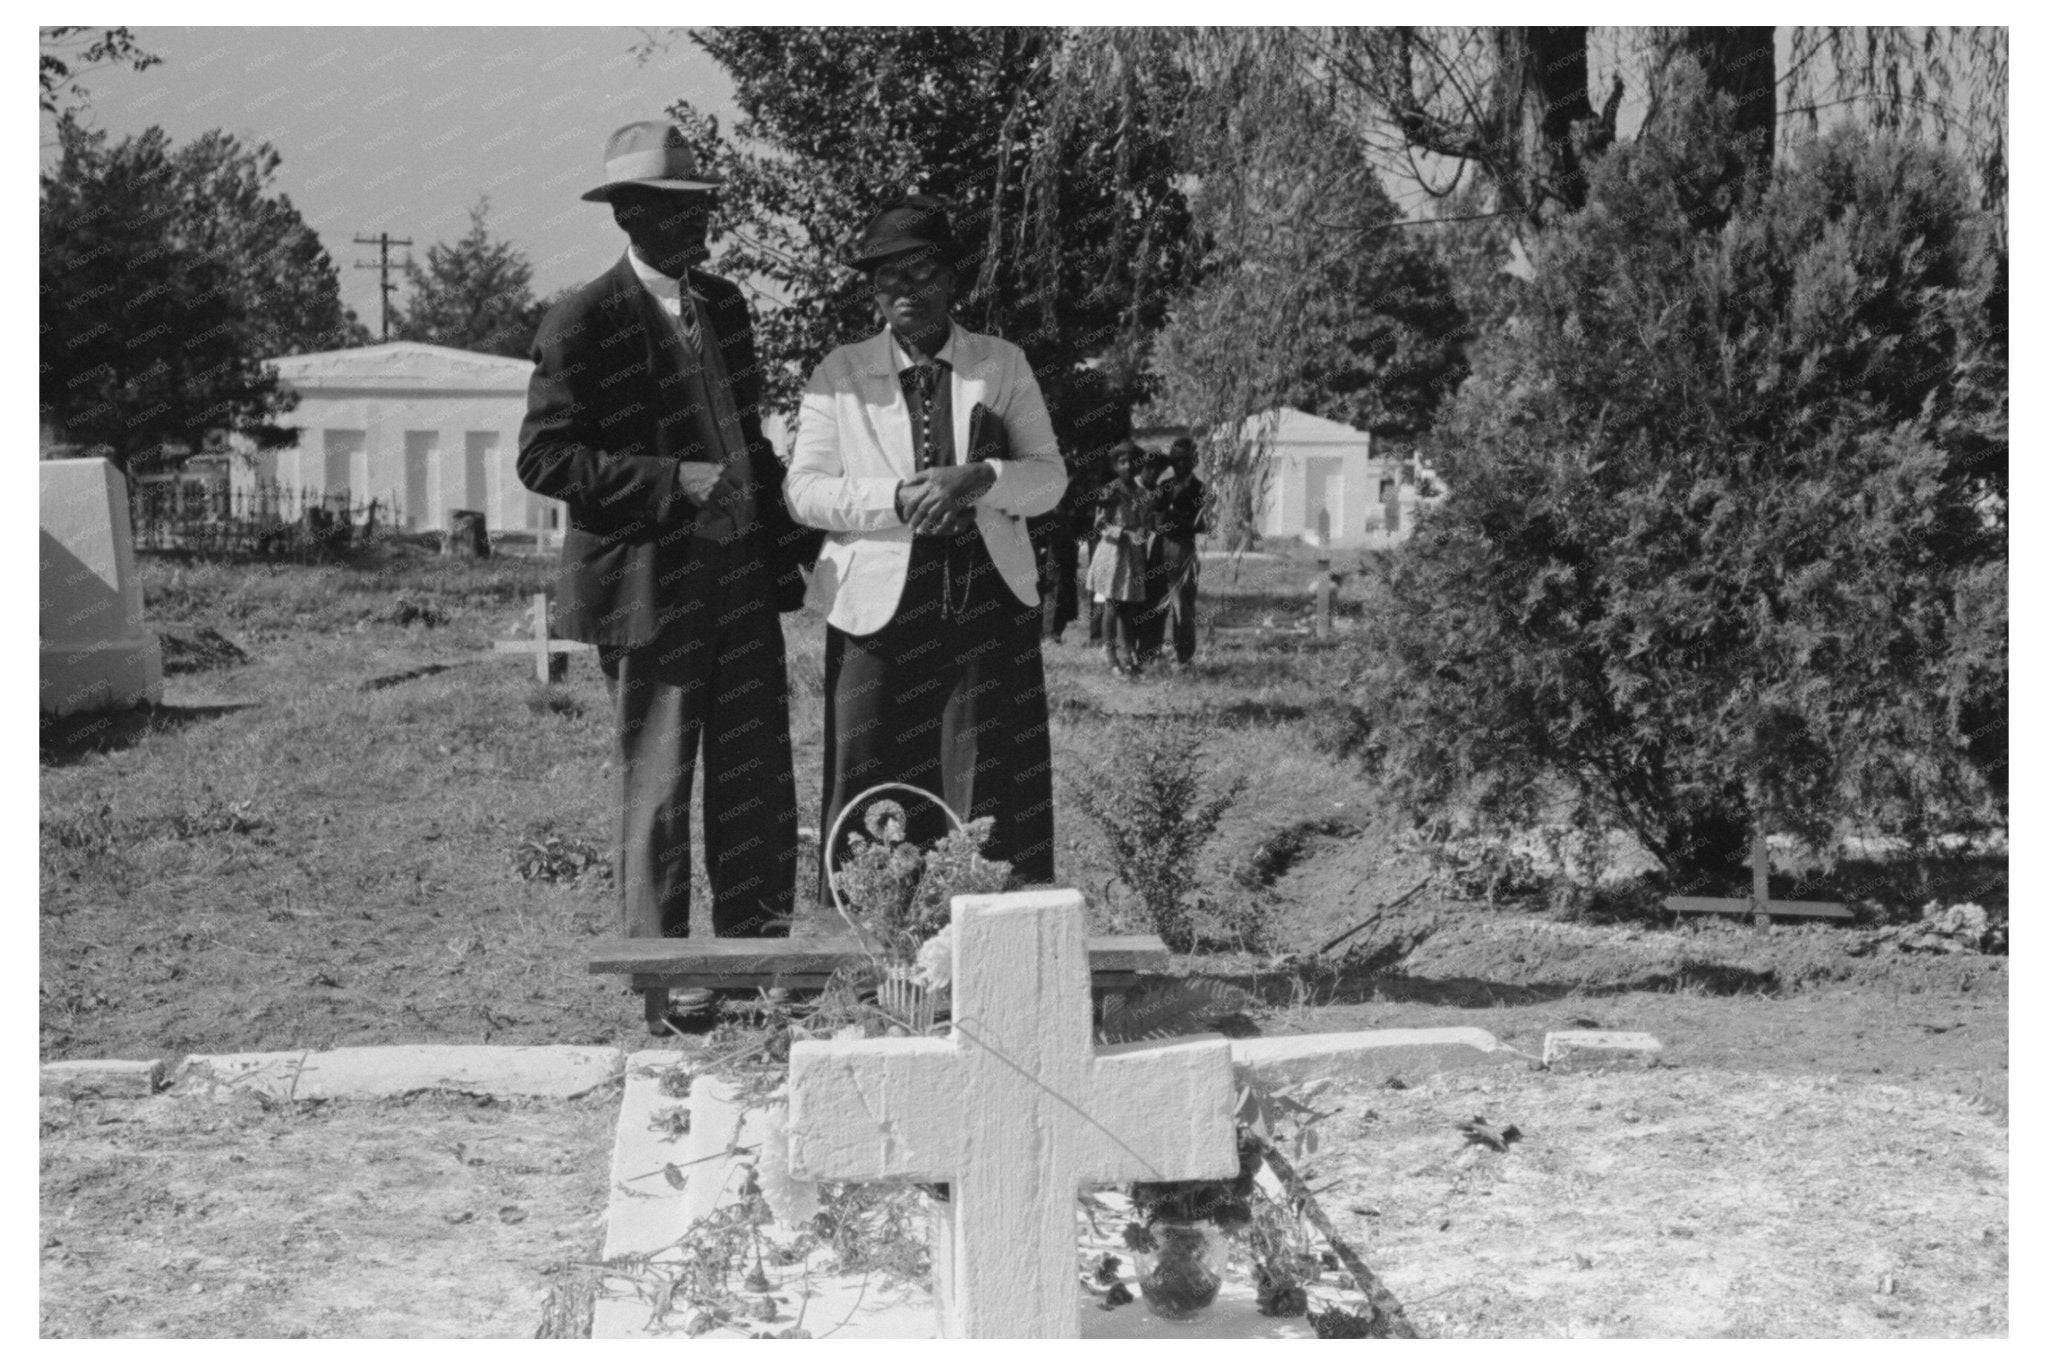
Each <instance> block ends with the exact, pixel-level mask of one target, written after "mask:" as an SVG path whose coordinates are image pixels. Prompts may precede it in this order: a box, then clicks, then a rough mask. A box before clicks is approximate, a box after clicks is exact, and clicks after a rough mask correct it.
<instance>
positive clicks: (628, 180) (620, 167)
mask: <svg viewBox="0 0 2048 1365" xmlns="http://www.w3.org/2000/svg"><path fill="white" fill-rule="evenodd" d="M721 183H723V182H722V181H721V180H720V178H719V177H718V176H716V175H714V174H712V173H711V172H710V171H700V170H698V169H697V154H696V153H695V152H693V151H691V150H690V147H689V144H688V143H686V142H684V141H683V130H682V129H681V128H679V127H677V126H676V125H675V124H673V123H629V124H627V125H626V126H625V127H623V128H621V129H619V130H618V131H617V132H616V133H613V134H612V135H611V139H610V140H609V141H607V142H606V143H605V144H604V183H603V184H602V185H599V186H598V187H597V188H596V189H594V190H589V191H586V192H585V193H584V195H583V197H584V198H585V199H589V200H592V201H595V202H600V203H602V202H608V201H609V200H610V199H611V197H612V195H613V194H614V193H616V192H617V191H618V190H619V189H621V188H623V187H624V186H627V185H642V186H645V187H646V188H648V189H650V190H695V191H697V192H699V193H703V192H704V191H707V190H715V189H717V188H718V187H719V185H720V184H721Z"/></svg>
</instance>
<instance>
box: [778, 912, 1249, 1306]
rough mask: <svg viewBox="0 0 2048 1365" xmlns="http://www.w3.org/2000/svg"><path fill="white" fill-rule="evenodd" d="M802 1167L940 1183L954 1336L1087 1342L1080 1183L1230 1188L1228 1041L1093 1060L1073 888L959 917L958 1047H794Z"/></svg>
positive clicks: (942, 1265)
mask: <svg viewBox="0 0 2048 1365" xmlns="http://www.w3.org/2000/svg"><path fill="white" fill-rule="evenodd" d="M789 1090H790V1109H789V1128H790V1147H789V1158H790V1169H791V1172H792V1173H793V1174H795V1175H796V1176H798V1177H799V1178H802V1179H808V1180H888V1181H945V1182H946V1183H947V1184H948V1185H949V1186H950V1187H951V1190H950V1197H949V1198H948V1200H947V1202H946V1204H945V1207H944V1212H943V1213H942V1214H941V1216H940V1220H939V1225H938V1230H937V1239H936V1245H935V1246H934V1249H933V1255H932V1269H933V1277H934V1279H935V1281H936V1285H935V1288H936V1290H937V1295H938V1300H939V1312H940V1331H941V1334H942V1335H944V1336H948V1337H1078V1336H1079V1335H1080V1318H1079V1291H1078V1289H1077V1288H1076V1286H1075V1265H1074V1257H1075V1230H1074V1200H1075V1197H1076V1195H1077V1194H1078V1193H1079V1190H1080V1187H1081V1185H1082V1183H1083V1182H1084V1181H1088V1182H1096V1181H1101V1182H1111V1181H1130V1180H1197V1179H1224V1178H1228V1177H1230V1176H1232V1175H1235V1174H1236V1173H1237V1166H1238V1163H1237V1128H1236V1123H1235V1120H1234V1117H1233V1115H1234V1112H1235V1108H1236V1104H1235V1100H1236V1092H1235V1087H1234V1084H1233V1078H1232V1074H1231V1067H1230V1044H1229V1043H1228V1042H1227V1041H1226V1040H1224V1039H1222V1038H1217V1037H1209V1038H1199V1039H1186V1040H1182V1041H1178V1042H1173V1043H1167V1044H1159V1045H1154V1044H1137V1045H1129V1046H1122V1047H1104V1048H1098V1047H1096V1046H1095V1045H1094V1040H1093V1037H1092V1034H1091V1029H1090V1024H1089V1007H1088V952H1087V940H1086V938H1085V936H1084V930H1083V918H1082V901H1081V895H1080V893H1079V892H1077V891H1025V892H1016V893H1012V894H1008V895H1001V896H961V897H958V898H956V899H955V900H954V902H953V1033H952V1036H951V1037H950V1038H882V1039H873V1040H865V1041H847V1042H812V1041H803V1042H799V1043H796V1044H794V1045H793V1046H792V1047H791V1048H790V1054H789Z"/></svg>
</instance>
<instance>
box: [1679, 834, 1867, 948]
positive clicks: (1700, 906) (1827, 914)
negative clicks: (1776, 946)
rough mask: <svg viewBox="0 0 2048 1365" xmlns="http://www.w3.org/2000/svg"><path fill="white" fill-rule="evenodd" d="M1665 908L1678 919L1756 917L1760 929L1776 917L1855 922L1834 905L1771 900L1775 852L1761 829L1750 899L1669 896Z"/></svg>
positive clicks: (1755, 838) (1753, 847)
mask: <svg viewBox="0 0 2048 1365" xmlns="http://www.w3.org/2000/svg"><path fill="white" fill-rule="evenodd" d="M1664 908H1665V909H1666V910H1669V911H1671V913H1673V914H1674V915H1682V914H1693V915H1754V916H1756V922H1757V923H1758V924H1759V925H1765V924H1769V923H1770V922H1771V916H1773V915H1794V916H1800V917H1805V918H1813V919H1852V918H1854V916H1853V915H1851V914H1850V912H1849V908H1848V907H1847V906H1845V905H1839V904H1837V903H1836V902H1834V901H1774V900H1772V899H1771V850H1770V846H1769V845H1768V844H1766V843H1765V842H1764V832H1763V831H1762V830H1761V829H1759V830H1757V831H1756V833H1754V834H1753V835H1751V836H1750V840H1749V898H1748V899H1747V900H1743V899H1738V898H1735V897H1731V896H1666V897H1665V898H1664Z"/></svg>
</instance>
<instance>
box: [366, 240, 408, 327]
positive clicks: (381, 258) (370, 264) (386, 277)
mask: <svg viewBox="0 0 2048 1365" xmlns="http://www.w3.org/2000/svg"><path fill="white" fill-rule="evenodd" d="M355 240H356V245H357V246H373V247H376V248H377V259H376V260H374V261H357V262H356V269H358V270H374V271H376V272H377V292H378V293H379V294H381V295H382V296H383V300H384V340H386V341H389V340H391V291H392V290H394V289H396V288H398V286H397V285H395V284H393V283H392V282H391V248H392V247H395V246H411V245H412V238H410V237H393V236H392V235H391V234H390V233H388V232H380V233H378V234H377V235H376V236H375V237H358V238H356V239H355ZM406 259H407V260H410V259H412V258H411V256H410V255H409V254H408V256H407V257H406Z"/></svg>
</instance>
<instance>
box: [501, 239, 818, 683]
mask: <svg viewBox="0 0 2048 1365" xmlns="http://www.w3.org/2000/svg"><path fill="white" fill-rule="evenodd" d="M690 283H691V284H693V285H695V286H696V288H697V290H698V292H699V293H700V294H702V295H703V296H704V298H705V299H706V300H707V301H708V303H709V305H710V307H709V312H710V321H711V329H712V331H713V332H714V333H715V334H716V335H717V337H718V343H719V350H720V353H721V355H722V356H723V358H724V360H725V369H726V373H727V374H728V375H729V376H730V378H731V383H732V396H733V404H734V406H735V407H736V408H738V410H739V414H740V428H741V431H742V433H743V435H744V436H745V438H746V443H747V455H748V462H749V465H750V467H751V470H752V475H753V480H754V507H755V513H756V516H757V517H758V519H759V522H760V527H761V532H762V534H761V535H760V536H759V537H757V538H750V543H758V544H760V545H762V546H765V547H767V549H768V553H769V554H770V555H771V557H772V568H773V570H774V572H775V575H776V590H775V605H776V606H777V607H778V608H779V609H780V610H782V611H795V610H796V609H797V608H798V607H800V606H802V605H803V598H804V580H803V572H802V570H803V568H805V567H807V566H808V565H809V564H811V563H813V562H815V560H816V559H817V554H818V544H819V541H820V539H821V536H820V535H819V534H818V533H817V532H814V531H809V530H806V529H805V528H803V527H799V526H797V525H796V524H795V523H794V522H793V521H791V520H790V517H789V512H788V509H787V508H786V507H785V506H784V505H783V499H782V478H783V467H782V461H780V460H778V459H777V458H776V457H775V453H774V451H772V450H771V449H770V448H769V446H768V442H767V440H766V439H765V438H764V437H763V436H762V435H761V418H760V397H761V376H760V371H759V370H758V368H757V367H756V363H755V358H754V325H753V319H752V317H751V316H750V315H749V313H748V311H747V303H746V299H745V298H744V297H742V295H741V294H740V291H739V289H738V287H737V286H735V285H734V284H732V282H731V281H729V280H722V279H719V278H718V277H717V276H715V275H706V274H702V273H700V272H697V271H692V272H691V273H690ZM533 359H534V371H533V379H532V381H531V383H530V384H529V386H528V389H527V396H526V421H525V423H524V424H523V425H522V426H521V427H520V429H519V464H518V469H519V481H520V482H521V483H523V484H525V485H526V486H527V487H528V488H531V489H532V490H533V491H534V492H536V493H539V494H542V495H543V496H545V497H550V498H558V499H560V500H561V501H562V502H563V503H564V504H566V505H567V507H568V509H569V529H568V531H567V533H566V534H565V535H564V536H563V538H562V572H561V578H560V582H559V586H558V590H557V596H556V608H557V619H558V629H559V630H560V632H561V633H562V634H563V635H564V636H566V637H568V638H569V639H572V640H584V641H588V642H590V643H592V644H602V645H616V646H624V647H631V646H639V645H648V644H653V643H655V642H656V641H657V640H659V639H661V638H662V635H663V632H664V630H665V629H667V628H668V626H669V624H670V622H671V621H672V620H673V618H674V617H675V616H676V615H677V614H678V610H677V609H678V606H679V604H681V603H683V602H685V601H686V600H687V599H688V598H689V596H690V595H692V594H694V593H696V592H699V591H701V590H702V589H703V587H704V586H706V584H705V582H704V580H705V578H706V575H708V574H713V573H716V572H719V569H718V567H717V566H714V565H712V564H711V563H710V562H709V560H710V555H709V554H708V553H707V547H706V546H705V544H704V543H703V542H701V541H699V540H698V539H696V538H695V537H693V536H692V535H691V527H692V524H693V522H694V520H695V518H696V514H697V508H698V504H697V503H696V502H695V501H694V500H692V499H691V498H690V497H688V496H687V495H686V494H685V493H684V492H683V491H682V488H681V485H680V484H679V482H678V480H677V476H676V464H677V462H678V460H680V459H682V458H691V459H700V458H703V457H702V456H701V455H699V454H697V453H696V452H695V448H694V445H693V443H694V441H695V438H696V436H697V433H698V431H699V425H698V423H699V420H700V419H699V416H698V415H697V414H696V413H693V412H692V411H691V410H690V405H689V404H688V403H687V402H686V401H685V400H684V399H683V397H682V396H681V395H682V394H683V393H685V392H687V391H688V386H689V379H690V376H689V374H688V373H687V372H686V369H685V367H686V366H694V365H695V364H696V361H695V360H694V359H693V358H692V357H690V355H689V354H688V351H687V349H686V348H685V347H684V346H683V345H682V343H681V342H680V340H678V338H677V337H676V334H675V327H674V324H673V323H671V322H670V321H669V319H668V317H667V316H666V315H665V314H664V313H663V312H662V311H661V306H660V305H659V304H657V303H656V302H655V301H654V299H653V297H652V296H651V295H649V294H648V292H647V289H646V287H645V286H644V285H642V284H641V283H640V279H639V277H638V276H637V275H635V274H634V273H633V266H632V263H631V262H630V261H628V260H627V259H626V258H625V257H624V256H621V257H620V258H619V263H618V264H617V265H616V266H614V267H613V268H612V269H611V270H609V271H607V272H605V273H604V274H603V275H601V276H599V277H598V278H597V279H595V280H592V281H591V282H590V283H588V284H586V285H583V286H582V287H581V288H579V289H577V290H576V291H575V292H574V293H572V294H570V295H569V296H568V297H567V298H565V299H563V300H562V301H561V302H560V303H558V304H556V305H555V306H554V307H553V308H551V309H549V310H548V313H547V316H546V317H545V318H543V319H542V320H541V324H540V332H539V334H538V335H537V336H536V337H535V338H534V343H533Z"/></svg>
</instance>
